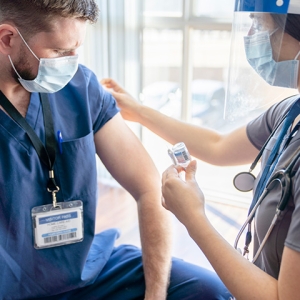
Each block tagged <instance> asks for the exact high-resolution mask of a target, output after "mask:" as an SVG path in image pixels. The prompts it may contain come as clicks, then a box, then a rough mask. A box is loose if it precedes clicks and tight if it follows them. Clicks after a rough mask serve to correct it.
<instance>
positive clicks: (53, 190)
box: [0, 0, 229, 300]
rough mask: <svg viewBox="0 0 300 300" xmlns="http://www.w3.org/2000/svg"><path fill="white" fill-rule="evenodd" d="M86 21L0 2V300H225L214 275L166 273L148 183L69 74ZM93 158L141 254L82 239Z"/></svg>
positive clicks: (91, 222)
mask: <svg viewBox="0 0 300 300" xmlns="http://www.w3.org/2000/svg"><path fill="white" fill-rule="evenodd" d="M97 14H98V8H97V6H96V4H95V2H94V1H93V0H72V1H71V0H56V1H55V0H39V1H36V0H14V1H11V0H0V66H1V72H0V105H1V106H0V108H1V109H0V145H1V147H0V270H1V276H0V299H122V300H123V299H148V300H150V299H153V300H154V299H155V300H159V299H166V297H168V299H201V294H202V293H204V294H205V295H206V298H205V299H208V298H207V295H208V294H209V293H210V294H211V298H210V299H229V294H228V292H227V291H226V289H225V288H224V286H223V284H222V283H221V282H220V281H219V280H218V279H217V277H216V276H215V274H214V273H212V272H209V271H205V270H203V269H201V268H199V267H196V266H193V265H190V264H187V263H184V262H183V261H181V260H177V259H173V260H172V263H171V256H170V254H171V234H170V231H169V230H170V223H169V221H168V218H167V216H166V213H165V210H164V208H162V206H161V202H160V198H161V192H160V176H159V174H158V173H157V170H156V169H155V167H154V164H153V162H152V161H151V159H150V158H149V156H148V154H147V153H146V151H145V149H144V148H143V147H142V145H141V143H140V142H139V141H138V139H137V138H136V137H135V135H134V134H133V133H132V132H131V131H130V129H129V128H128V127H127V126H126V124H125V123H124V121H123V119H122V117H121V116H120V114H119V110H118V108H117V107H116V103H115V100H114V99H113V98H112V96H111V95H110V94H108V93H106V92H105V91H104V90H103V88H102V87H101V86H100V85H99V83H98V80H97V78H96V77H95V75H94V74H93V73H92V72H91V71H90V70H88V69H87V68H85V67H84V66H81V65H79V66H78V57H77V55H76V50H77V48H78V47H79V46H80V45H81V44H82V43H83V40H84V36H85V30H86V23H87V22H95V21H96V19H97ZM11 104H12V105H11ZM96 153H97V155H98V156H99V157H100V159H101V160H102V162H103V163H104V165H105V166H106V168H107V169H108V170H109V172H110V173H111V174H112V175H113V176H114V178H115V179H116V180H117V181H118V182H119V183H120V184H121V185H122V186H123V187H125V188H126V189H127V190H128V191H129V192H130V193H131V194H132V195H133V197H134V198H135V199H136V202H137V208H138V214H139V223H140V235H141V243H142V249H143V250H142V251H141V250H140V249H137V248H136V247H133V246H120V247H118V248H115V247H114V241H115V239H116V238H117V237H118V232H117V231H116V230H114V229H110V230H107V231H105V232H102V233H101V234H98V235H95V234H94V227H95V211H96V191H97V182H96V166H95V165H96V164H95V154H96ZM141 165H142V166H143V168H141ZM120 201H121V200H120ZM171 265H172V268H171ZM208 281H210V282H211V281H213V282H215V284H214V290H213V291H210V292H208V291H207V290H206V289H207V286H209V284H207V282H208ZM210 286H211V284H210ZM167 294H168V296H167Z"/></svg>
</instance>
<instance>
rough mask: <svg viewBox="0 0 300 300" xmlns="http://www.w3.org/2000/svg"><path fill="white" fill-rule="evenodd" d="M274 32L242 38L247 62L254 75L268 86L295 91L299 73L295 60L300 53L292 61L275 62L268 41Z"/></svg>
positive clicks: (297, 62)
mask: <svg viewBox="0 0 300 300" xmlns="http://www.w3.org/2000/svg"><path fill="white" fill-rule="evenodd" d="M275 31H276V30H275ZM275 31H273V32H272V33H269V32H268V31H263V32H259V33H255V34H253V35H249V36H245V37H244V44H245V51H246V57H247V60H248V62H249V64H250V65H251V67H252V68H253V69H254V70H255V71H256V73H257V74H258V75H260V76H261V77H262V78H263V79H264V80H265V81H266V82H267V83H269V84H270V85H272V86H279V87H285V88H293V89H296V88H297V87H298V73H299V61H298V60H297V58H298V56H299V55H300V51H299V52H298V54H297V56H296V57H295V59H294V60H286V61H280V62H276V61H275V60H274V59H273V53H272V45H271V41H270V36H271V35H272V34H273V33H274V32H275Z"/></svg>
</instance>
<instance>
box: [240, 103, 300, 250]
mask: <svg viewBox="0 0 300 300" xmlns="http://www.w3.org/2000/svg"><path fill="white" fill-rule="evenodd" d="M299 113H300V98H299V99H298V100H297V101H296V102H295V103H294V104H293V106H292V107H291V109H290V110H289V112H288V114H287V115H286V117H285V119H284V123H283V127H282V129H281V131H280V133H279V135H278V138H277V141H276V143H275V145H274V147H273V149H272V151H271V154H270V156H269V158H268V160H267V163H266V166H265V168H264V170H263V173H262V175H261V178H260V180H259V182H258V185H257V188H256V190H255V194H254V197H253V200H252V203H251V206H250V208H249V211H248V216H249V215H250V214H251V211H252V210H253V208H254V206H255V204H256V203H257V201H258V199H259V198H260V195H261V194H262V193H263V191H264V188H265V186H266V184H267V182H268V178H269V177H270V175H271V173H272V172H273V170H274V167H275V165H276V163H277V161H278V159H279V157H280V154H281V153H282V151H281V153H280V154H279V155H278V156H277V158H276V155H277V153H278V150H279V147H280V145H281V143H282V140H283V138H284V136H285V134H286V132H287V130H288V128H289V127H290V126H291V124H292V123H293V121H294V120H295V118H296V117H297V116H298V115H299ZM280 124H281V122H280ZM280 124H279V125H280ZM279 125H278V126H279ZM278 126H277V127H276V130H277V128H278ZM295 129H296V130H298V126H297V127H296V128H295ZM295 129H294V130H293V132H292V133H291V135H293V134H294V132H295ZM273 132H274V131H273ZM290 137H291V136H290ZM269 140H270V138H269V139H268V140H267V142H269ZM289 140H290V138H289V139H288V141H289ZM265 145H266V143H265ZM265 145H264V146H265ZM263 149H264V147H263ZM251 167H252V165H251ZM253 218H254V215H253V216H252V218H251V220H250V221H249V225H248V231H247V234H246V241H245V247H244V253H243V255H245V254H246V253H249V250H248V247H249V245H250V243H251V240H252V234H251V222H252V220H253Z"/></svg>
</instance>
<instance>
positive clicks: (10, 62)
mask: <svg viewBox="0 0 300 300" xmlns="http://www.w3.org/2000/svg"><path fill="white" fill-rule="evenodd" d="M8 59H9V61H10V64H11V66H12V67H13V69H14V71H15V72H16V74H17V75H18V77H19V79H23V78H22V77H21V76H20V74H19V73H18V71H17V69H16V68H15V66H14V64H13V62H12V60H11V57H10V55H8Z"/></svg>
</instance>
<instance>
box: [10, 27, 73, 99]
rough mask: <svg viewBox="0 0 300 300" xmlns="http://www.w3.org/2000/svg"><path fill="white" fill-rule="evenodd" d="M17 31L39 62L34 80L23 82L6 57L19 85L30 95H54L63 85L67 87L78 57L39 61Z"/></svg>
mask: <svg viewBox="0 0 300 300" xmlns="http://www.w3.org/2000/svg"><path fill="white" fill-rule="evenodd" d="M17 31H18V33H19V35H20V37H21V38H22V40H23V42H24V43H25V45H26V46H27V48H28V49H29V50H30V52H31V53H32V54H33V56H34V57H35V58H36V59H37V60H38V61H39V62H40V63H39V69H38V74H37V76H36V78H35V79H34V80H25V79H23V78H21V76H20V75H19V73H18V72H17V70H16V68H15V66H14V64H13V62H12V60H11V57H10V56H8V58H9V60H10V63H11V65H12V67H13V69H14V71H15V72H16V74H17V75H18V77H19V81H20V83H21V85H22V86H23V87H24V89H26V90H27V91H28V92H31V93H33V92H36V93H55V92H57V91H59V90H61V89H62V88H63V87H64V86H65V85H67V83H69V81H70V80H71V79H72V78H73V76H74V75H75V73H76V71H77V69H78V55H74V56H64V57H58V58H40V59H39V58H38V57H37V56H36V55H35V54H34V52H33V51H32V50H31V49H30V47H29V46H28V44H27V43H26V41H25V40H24V38H23V37H22V35H21V34H20V32H19V30H18V29H17Z"/></svg>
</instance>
